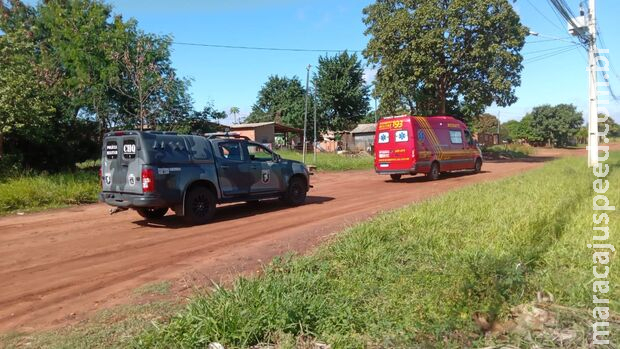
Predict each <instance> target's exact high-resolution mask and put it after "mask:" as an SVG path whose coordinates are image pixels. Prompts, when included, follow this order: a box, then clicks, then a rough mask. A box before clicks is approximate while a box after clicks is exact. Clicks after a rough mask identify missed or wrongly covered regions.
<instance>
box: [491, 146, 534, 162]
mask: <svg viewBox="0 0 620 349" xmlns="http://www.w3.org/2000/svg"><path fill="white" fill-rule="evenodd" d="M482 152H483V155H484V156H485V157H486V158H491V159H502V158H508V159H519V158H525V157H528V156H530V155H532V154H533V153H534V148H532V147H531V146H529V145H522V144H504V145H492V146H489V147H484V148H483V149H482Z"/></svg>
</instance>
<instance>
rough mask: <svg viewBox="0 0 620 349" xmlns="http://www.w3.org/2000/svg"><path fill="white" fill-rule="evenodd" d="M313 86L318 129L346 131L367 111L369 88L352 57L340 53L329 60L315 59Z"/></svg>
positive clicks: (354, 58) (360, 66) (357, 62)
mask: <svg viewBox="0 0 620 349" xmlns="http://www.w3.org/2000/svg"><path fill="white" fill-rule="evenodd" d="M313 81H314V86H315V88H316V91H315V93H316V95H317V97H318V109H319V110H320V114H321V115H323V116H324V117H325V120H322V118H321V121H324V122H322V123H321V124H320V128H323V129H327V128H330V129H332V130H348V129H351V128H352V127H354V126H355V125H356V124H357V123H358V122H359V121H360V120H361V119H363V118H364V117H365V116H366V113H368V111H369V110H370V106H369V99H370V97H369V87H368V86H367V85H366V84H365V81H364V69H363V68H362V63H361V62H360V60H359V59H358V57H357V55H355V54H352V55H350V54H348V53H347V52H343V53H341V54H339V55H335V56H333V57H329V56H327V55H326V56H324V57H319V65H318V72H317V73H315V75H314V78H313Z"/></svg>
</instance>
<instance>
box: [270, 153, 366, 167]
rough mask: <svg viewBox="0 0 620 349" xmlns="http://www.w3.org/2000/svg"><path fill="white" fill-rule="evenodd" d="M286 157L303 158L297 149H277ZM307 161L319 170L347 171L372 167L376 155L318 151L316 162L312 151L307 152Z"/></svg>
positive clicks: (290, 158) (292, 158) (299, 159)
mask: <svg viewBox="0 0 620 349" xmlns="http://www.w3.org/2000/svg"><path fill="white" fill-rule="evenodd" d="M277 153H278V154H280V156H282V157H283V158H284V159H289V160H297V161H301V160H302V154H301V153H300V152H296V151H290V150H280V151H277ZM306 163H307V164H311V165H316V167H317V170H318V171H346V170H364V169H372V168H373V166H374V165H373V164H374V157H373V156H372V155H368V154H367V153H359V154H346V155H345V154H342V155H339V154H336V153H317V154H316V163H315V162H314V159H313V154H312V152H310V153H308V154H306Z"/></svg>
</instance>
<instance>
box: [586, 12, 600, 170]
mask: <svg viewBox="0 0 620 349" xmlns="http://www.w3.org/2000/svg"><path fill="white" fill-rule="evenodd" d="M595 10H596V4H595V0H589V3H588V14H587V16H586V18H587V23H588V32H589V34H590V35H589V37H588V39H589V40H588V68H589V69H588V74H589V79H588V80H589V91H590V101H589V102H590V108H589V109H590V115H589V118H588V119H589V122H588V166H590V167H592V166H596V164H598V115H597V108H598V107H597V104H598V96H597V91H596V73H597V69H596V12H595Z"/></svg>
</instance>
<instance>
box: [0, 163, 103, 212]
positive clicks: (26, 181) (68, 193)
mask: <svg viewBox="0 0 620 349" xmlns="http://www.w3.org/2000/svg"><path fill="white" fill-rule="evenodd" d="M99 190H100V185H99V177H98V174H97V172H96V170H94V171H92V170H91V171H78V172H74V173H59V174H37V175H35V174H32V175H22V176H15V177H10V178H4V179H3V180H1V181H0V214H5V213H9V212H14V211H18V210H24V211H28V210H40V209H44V208H52V207H63V206H68V205H76V204H84V203H92V202H96V201H97V194H98V193H99Z"/></svg>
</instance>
